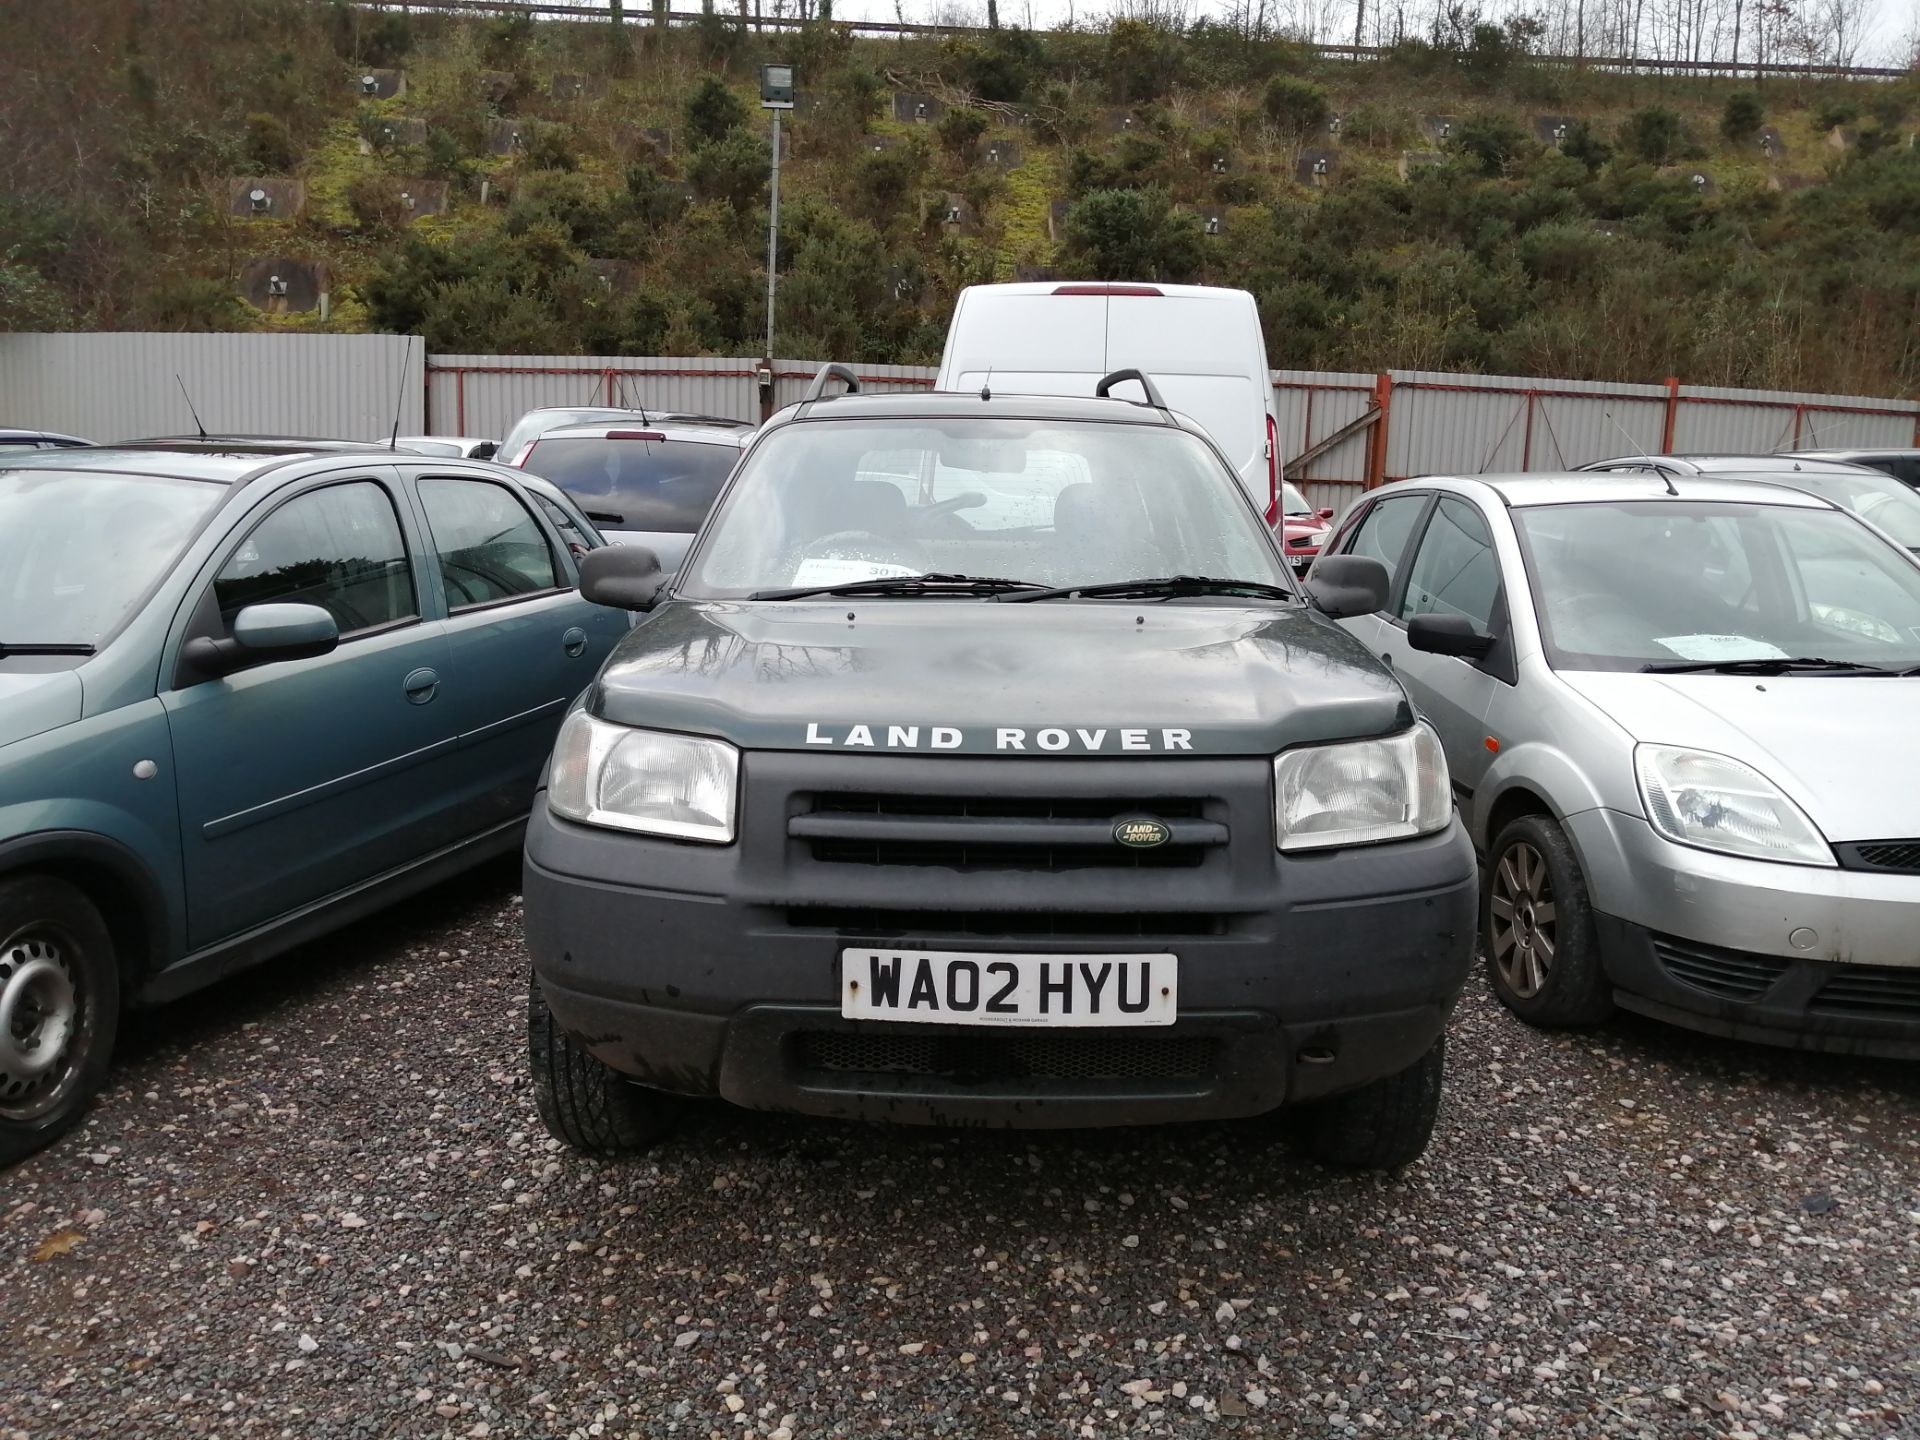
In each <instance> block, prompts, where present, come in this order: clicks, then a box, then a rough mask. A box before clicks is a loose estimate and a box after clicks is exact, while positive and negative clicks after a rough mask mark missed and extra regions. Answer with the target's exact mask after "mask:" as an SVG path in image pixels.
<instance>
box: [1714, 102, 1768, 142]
mask: <svg viewBox="0 0 1920 1440" xmlns="http://www.w3.org/2000/svg"><path fill="white" fill-rule="evenodd" d="M1766 118H1767V111H1766V107H1765V106H1763V105H1762V104H1761V103H1760V97H1759V96H1758V95H1756V94H1754V93H1753V91H1751V90H1736V91H1734V93H1733V94H1731V95H1729V96H1728V97H1727V103H1726V106H1725V108H1724V109H1722V110H1721V112H1720V133H1721V134H1722V135H1724V136H1725V137H1726V139H1727V143H1728V144H1730V145H1745V144H1747V143H1748V142H1749V141H1751V140H1752V139H1753V137H1754V136H1756V135H1758V134H1759V133H1760V127H1761V125H1763V124H1764V123H1765V122H1766Z"/></svg>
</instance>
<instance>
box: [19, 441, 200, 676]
mask: <svg viewBox="0 0 1920 1440" xmlns="http://www.w3.org/2000/svg"><path fill="white" fill-rule="evenodd" d="M225 488H226V487H225V486H223V485H218V484H213V483H210V482H208V481H205V480H177V479H161V478H157V477H150V476H141V475H101V474H89V473H86V472H75V471H73V470H69V469H67V468H65V467H54V466H46V467H40V466H36V467H34V468H32V469H28V468H25V467H22V468H19V469H4V470H0V646H4V645H9V644H13V645H98V644H100V643H101V642H102V641H104V640H105V639H106V638H107V637H108V636H109V635H111V634H112V633H113V632H114V631H115V630H117V629H119V628H120V625H121V623H122V622H123V621H124V620H125V619H126V618H127V615H128V612H129V611H130V610H131V609H132V608H133V605H134V603H135V602H136V601H138V600H139V599H140V597H141V596H143V595H144V594H145V593H146V592H147V590H148V589H149V588H150V587H151V586H152V585H153V584H154V583H155V582H156V581H157V580H158V579H159V578H160V576H161V575H162V574H163V573H165V571H166V569H167V567H168V566H169V565H171V564H172V563H173V561H174V559H175V557H176V556H178V555H179V553H180V551H181V549H182V547H183V546H185V544H186V543H187V540H188V537H190V536H191V535H192V534H193V532H194V530H195V529H196V528H197V527H198V525H199V524H200V521H201V520H202V519H203V518H204V517H205V515H206V514H207V512H208V511H209V510H211V509H212V508H213V507H214V505H215V504H216V503H217V502H218V501H219V499H220V497H221V495H222V494H223V493H224V491H225Z"/></svg>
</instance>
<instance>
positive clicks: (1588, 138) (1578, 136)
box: [1560, 120, 1613, 175]
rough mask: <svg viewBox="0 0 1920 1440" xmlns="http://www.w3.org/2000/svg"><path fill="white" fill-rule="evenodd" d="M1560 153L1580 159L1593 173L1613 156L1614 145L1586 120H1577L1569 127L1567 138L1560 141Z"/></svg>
mask: <svg viewBox="0 0 1920 1440" xmlns="http://www.w3.org/2000/svg"><path fill="white" fill-rule="evenodd" d="M1560 153H1561V154H1562V155H1565V156H1566V157H1568V158H1569V159H1571V160H1578V161H1579V162H1580V163H1581V164H1582V165H1584V166H1586V167H1587V173H1588V174H1589V175H1591V174H1594V173H1595V172H1597V171H1598V170H1600V169H1601V168H1602V167H1604V166H1605V165H1606V163H1607V162H1608V161H1609V160H1611V159H1612V158H1613V146H1611V145H1609V144H1608V143H1607V142H1606V141H1605V140H1602V139H1601V138H1600V136H1599V134H1598V133H1597V132H1596V131H1595V130H1594V128H1593V127H1592V126H1591V125H1589V124H1588V123H1587V122H1586V121H1584V120H1576V121H1574V122H1573V124H1571V125H1569V126H1568V127H1567V134H1566V138H1565V139H1563V140H1562V141H1561V142H1560Z"/></svg>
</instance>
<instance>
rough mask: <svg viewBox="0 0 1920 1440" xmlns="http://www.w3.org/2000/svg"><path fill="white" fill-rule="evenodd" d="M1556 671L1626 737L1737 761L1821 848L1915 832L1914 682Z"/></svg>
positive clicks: (1918, 776)
mask: <svg viewBox="0 0 1920 1440" xmlns="http://www.w3.org/2000/svg"><path fill="white" fill-rule="evenodd" d="M1557 673H1558V676H1559V678H1560V679H1561V680H1563V681H1565V682H1566V684H1567V685H1569V686H1571V687H1572V688H1573V689H1574V690H1576V691H1578V692H1579V693H1580V694H1582V695H1584V696H1585V697H1586V698H1587V699H1589V700H1591V701H1592V702H1593V703H1594V704H1595V705H1597V706H1598V707H1599V708H1600V709H1601V710H1602V711H1604V712H1605V713H1606V714H1607V715H1608V716H1610V717H1611V718H1612V719H1613V720H1614V721H1615V722H1616V723H1617V724H1619V725H1620V726H1621V728H1623V729H1624V730H1626V732H1627V733H1628V734H1629V735H1631V736H1632V737H1633V738H1634V739H1635V740H1642V741H1647V742H1650V743H1652V744H1658V745H1687V746H1691V747H1693V748H1695V749H1699V750H1711V751H1714V752H1715V753H1717V754H1720V755H1729V756H1732V757H1733V758H1734V759H1736V760H1741V761H1745V762H1746V763H1747V764H1749V765H1751V766H1753V768H1754V769H1756V770H1758V771H1759V772H1760V773H1761V774H1762V775H1764V776H1766V777H1767V778H1768V779H1769V780H1771V781H1773V783H1774V784H1776V785H1778V786H1779V787H1780V788H1781V789H1782V790H1784V791H1786V792H1787V794H1788V795H1790V796H1791V797H1793V799H1794V800H1795V801H1796V802H1797V803H1798V804H1799V806H1800V808H1801V809H1803V810H1805V811H1806V812H1807V815H1808V816H1809V817H1810V818H1811V819H1812V820H1813V823H1814V824H1815V825H1817V826H1819V827H1820V833H1821V834H1823V835H1825V836H1826V837H1827V839H1828V840H1830V841H1833V842H1835V843H1844V842H1847V841H1852V840H1905V839H1910V838H1912V837H1914V836H1917V835H1920V757H1916V756H1915V754H1914V752H1913V750H1912V749H1911V747H1908V746H1906V745H1903V744H1902V743H1901V742H1900V740H1899V738H1898V737H1900V736H1903V735H1905V734H1906V733H1907V727H1909V726H1910V725H1911V724H1912V723H1913V715H1914V711H1915V709H1916V708H1920V678H1916V679H1895V678H1892V677H1888V676H1875V675H1865V676H1847V675H1768V676H1764V677H1755V676H1752V675H1634V674H1620V673H1615V672H1608V671H1591V670H1577V671H1568V670H1562V671H1559V672H1557ZM1629 783H1631V781H1629Z"/></svg>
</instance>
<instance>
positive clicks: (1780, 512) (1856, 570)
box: [1513, 500, 1920, 670]
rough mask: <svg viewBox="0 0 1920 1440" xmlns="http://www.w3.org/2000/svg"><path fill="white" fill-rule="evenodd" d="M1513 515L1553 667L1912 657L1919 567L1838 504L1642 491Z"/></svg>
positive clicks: (1919, 619)
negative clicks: (1647, 496)
mask: <svg viewBox="0 0 1920 1440" xmlns="http://www.w3.org/2000/svg"><path fill="white" fill-rule="evenodd" d="M1513 519H1514V524H1515V526H1516V528H1517V529H1518V531H1519V533H1520V540H1521V548H1522V550H1523V551H1524V552H1525V555H1526V563H1527V578H1528V580H1529V581H1530V583H1531V585H1532V588H1533V599H1534V608H1535V611H1536V613H1537V614H1538V616H1539V620H1540V633H1541V638H1542V640H1543V642H1544V644H1545V647H1546V651H1547V657H1548V659H1549V661H1550V662H1551V663H1552V664H1553V666H1554V667H1555V668H1556V669H1560V670H1640V669H1644V668H1646V667H1648V666H1657V667H1663V668H1673V667H1676V666H1678V665H1681V664H1684V663H1686V662H1694V663H1697V664H1702V665H1704V664H1707V663H1710V662H1740V661H1767V660H1783V659H1798V658H1802V657H1815V658H1819V659H1826V660H1835V661H1847V662H1854V663H1858V664H1864V665H1874V666H1880V667H1885V668H1889V669H1895V670H1903V669H1908V668H1911V667H1912V666H1915V665H1920V566H1916V565H1915V564H1914V562H1913V560H1912V559H1911V558H1910V557H1909V556H1908V555H1907V553H1906V552H1905V551H1903V550H1899V549H1897V548H1895V547H1894V546H1891V545H1889V544H1887V542H1886V541H1885V540H1883V539H1881V538H1880V537H1879V536H1878V535H1875V534H1874V533H1873V532H1872V531H1871V530H1868V529H1867V528H1866V527H1865V526H1864V525H1861V524H1860V523H1859V522H1858V521H1856V520H1855V519H1853V517H1852V516H1850V515H1847V514H1844V513H1842V512H1840V511H1837V510H1810V509H1803V508H1799V507H1795V506H1785V505H1764V504H1741V503H1738V502H1733V501H1727V502H1715V501H1694V500H1645V501H1626V502H1620V503H1603V502H1592V503H1585V504H1577V505H1538V506H1530V507H1522V508H1518V509H1516V510H1514V511H1513Z"/></svg>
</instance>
